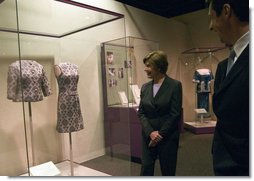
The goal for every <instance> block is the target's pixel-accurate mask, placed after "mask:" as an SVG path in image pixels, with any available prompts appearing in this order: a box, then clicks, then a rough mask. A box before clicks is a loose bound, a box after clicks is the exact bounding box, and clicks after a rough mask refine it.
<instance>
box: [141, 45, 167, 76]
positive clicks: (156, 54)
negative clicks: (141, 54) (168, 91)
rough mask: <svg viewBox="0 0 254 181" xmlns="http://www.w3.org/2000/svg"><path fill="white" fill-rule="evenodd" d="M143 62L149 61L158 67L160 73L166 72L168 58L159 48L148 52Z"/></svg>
mask: <svg viewBox="0 0 254 181" xmlns="http://www.w3.org/2000/svg"><path fill="white" fill-rule="evenodd" d="M143 63H144V64H146V63H149V64H151V65H152V66H154V67H156V68H158V69H159V70H160V72H161V73H163V74H166V72H167V70H168V59H167V55H166V53H165V52H163V51H161V50H157V51H153V52H150V53H149V54H147V55H146V56H145V58H144V59H143Z"/></svg>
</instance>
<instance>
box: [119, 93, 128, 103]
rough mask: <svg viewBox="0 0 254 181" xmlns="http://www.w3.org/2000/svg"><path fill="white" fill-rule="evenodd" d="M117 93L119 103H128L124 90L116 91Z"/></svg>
mask: <svg viewBox="0 0 254 181" xmlns="http://www.w3.org/2000/svg"><path fill="white" fill-rule="evenodd" d="M118 95H119V98H120V100H121V104H122V105H126V104H128V99H127V96H126V94H125V92H124V91H119V92H118Z"/></svg>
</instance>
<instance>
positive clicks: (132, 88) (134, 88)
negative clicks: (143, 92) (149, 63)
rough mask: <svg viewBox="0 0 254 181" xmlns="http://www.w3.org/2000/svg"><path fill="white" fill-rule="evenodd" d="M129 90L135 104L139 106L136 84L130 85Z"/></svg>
mask: <svg viewBox="0 0 254 181" xmlns="http://www.w3.org/2000/svg"><path fill="white" fill-rule="evenodd" d="M130 88H131V91H132V94H133V97H134V100H135V103H136V104H137V105H139V103H140V89H139V87H138V85H136V84H133V85H130Z"/></svg>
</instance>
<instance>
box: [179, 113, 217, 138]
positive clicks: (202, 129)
mask: <svg viewBox="0 0 254 181" xmlns="http://www.w3.org/2000/svg"><path fill="white" fill-rule="evenodd" d="M195 112H196V114H197V118H199V119H198V120H196V121H192V122H187V121H186V122H184V128H186V129H187V130H189V131H191V132H193V133H195V134H209V133H213V132H214V129H215V126H216V121H214V120H211V118H210V117H209V118H205V117H204V115H206V114H207V111H206V110H205V109H195Z"/></svg>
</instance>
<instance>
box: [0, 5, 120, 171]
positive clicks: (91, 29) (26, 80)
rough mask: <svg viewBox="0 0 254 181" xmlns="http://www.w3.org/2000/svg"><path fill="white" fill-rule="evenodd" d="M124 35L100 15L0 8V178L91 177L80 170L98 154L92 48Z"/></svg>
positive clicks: (56, 8)
mask: <svg viewBox="0 0 254 181" xmlns="http://www.w3.org/2000/svg"><path fill="white" fill-rule="evenodd" d="M112 27H113V30H112ZM107 32H108V33H107ZM124 36H125V24H124V16H123V15H122V14H119V13H115V12H112V11H108V10H106V9H101V8H97V7H93V6H90V5H86V4H83V3H78V2H75V1H71V0H43V1H41V0H22V1H19V0H4V1H0V74H1V76H0V81H1V86H0V93H1V94H0V107H1V109H0V116H1V118H0V125H1V137H0V145H1V146H0V159H1V162H0V175H6V176H20V175H22V176H23V175H24V176H26V175H29V176H46V175H48V174H52V175H49V176H54V174H55V175H61V176H76V175H77V176H91V175H86V174H87V173H86V172H85V171H84V172H82V169H83V168H82V163H84V162H86V161H87V160H91V159H93V158H97V157H100V156H102V155H105V144H104V135H103V132H104V129H103V122H102V121H101V120H103V113H102V112H103V111H102V109H103V108H102V106H101V105H102V104H103V103H102V100H103V99H102V97H103V96H102V92H101V90H100V89H98V88H100V84H101V76H100V75H101V72H100V68H99V67H100V57H99V56H98V54H99V52H100V48H99V47H100V43H101V42H105V41H108V40H109V39H116V38H119V37H124ZM56 67H60V69H61V71H60V74H57V71H56ZM65 73H66V74H68V75H67V76H66V77H67V78H68V76H69V74H70V75H72V76H73V75H75V76H73V77H71V78H70V79H66V80H60V78H59V76H61V77H63V76H64V74H65ZM62 84H63V85H73V84H74V85H73V86H72V87H70V86H69V87H67V88H66V87H63V86H62ZM60 85H61V86H60ZM65 89H68V91H65ZM62 92H64V94H62ZM66 107H67V109H65V108H66ZM66 111H67V112H66ZM100 112H101V113H100ZM61 115H64V116H63V117H67V118H68V119H65V120H62V121H60V118H59V117H60V116H61ZM73 117H74V118H73ZM75 117H79V118H81V117H82V119H80V123H79V127H76V125H75V126H73V125H72V124H73V121H72V120H74V119H75V120H76V118H75ZM61 119H62V118H61ZM74 122H75V121H74ZM58 124H59V125H60V126H59V127H58ZM64 126H65V127H64ZM63 127H64V128H63ZM61 128H63V129H62V130H61ZM91 135H93V136H91ZM94 142H96V144H94ZM54 170H55V171H56V170H58V171H59V172H55V173H54V174H53V173H52V172H54ZM80 170H81V172H80ZM95 172H96V170H95ZM97 174H98V175H103V174H104V173H101V172H99V171H98V172H97ZM95 175H96V174H95ZM104 175H107V174H104Z"/></svg>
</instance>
